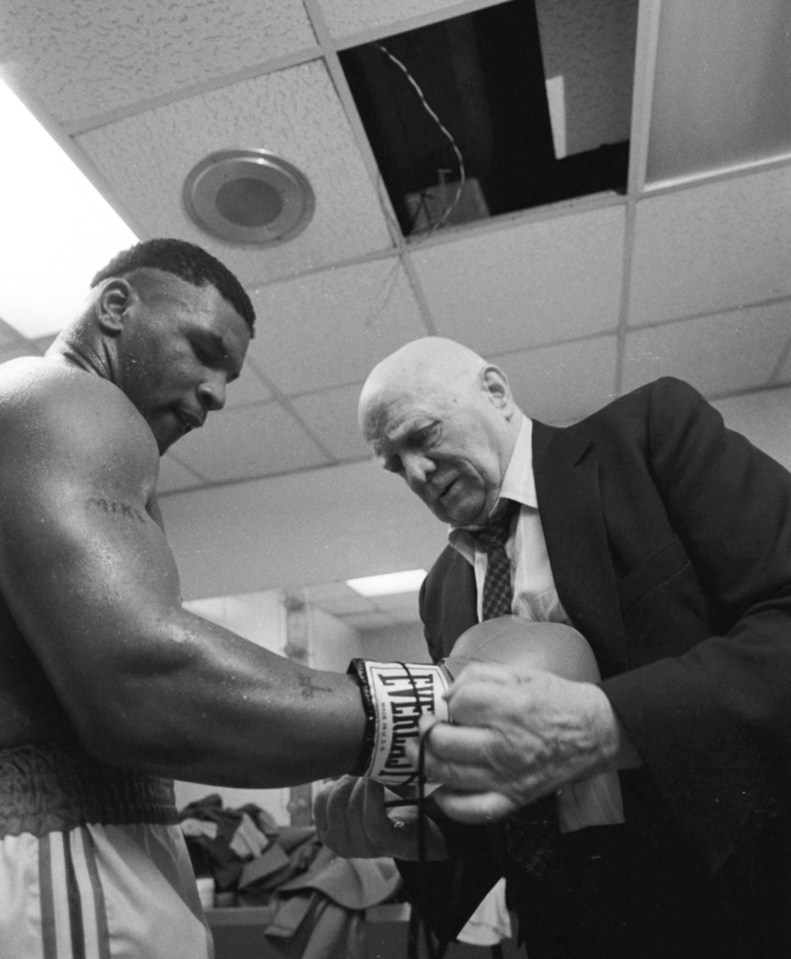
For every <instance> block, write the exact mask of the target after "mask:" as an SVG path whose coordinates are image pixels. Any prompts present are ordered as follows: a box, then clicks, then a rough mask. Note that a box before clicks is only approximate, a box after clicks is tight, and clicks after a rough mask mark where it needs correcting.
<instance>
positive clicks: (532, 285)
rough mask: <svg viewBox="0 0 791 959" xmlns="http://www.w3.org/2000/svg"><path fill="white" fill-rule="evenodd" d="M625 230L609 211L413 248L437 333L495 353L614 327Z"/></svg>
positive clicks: (616, 212)
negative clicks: (417, 248)
mask: <svg viewBox="0 0 791 959" xmlns="http://www.w3.org/2000/svg"><path fill="white" fill-rule="evenodd" d="M623 222H624V214H623V209H622V208H621V207H620V206H618V207H606V208H603V209H598V210H589V211H588V212H586V213H579V214H570V215H566V216H560V217H557V218H556V219H552V220H534V221H531V222H524V221H522V222H519V223H516V224H513V223H509V224H506V225H504V226H502V227H500V228H498V229H494V230H485V231H483V232H480V233H477V234H476V235H474V236H466V237H463V238H460V239H458V240H454V241H450V242H447V243H439V244H437V245H434V246H426V247H422V248H421V249H419V250H415V252H413V253H411V254H410V256H411V259H412V260H413V262H414V264H415V270H416V272H417V275H418V277H419V279H420V284H421V287H422V289H423V291H424V293H425V296H426V299H427V301H428V305H429V310H430V313H431V316H432V319H433V321H434V326H435V328H436V331H437V333H438V334H439V335H440V336H450V337H452V338H454V339H458V340H461V341H462V342H463V343H466V344H467V346H470V347H472V348H473V349H477V350H479V351H481V352H486V353H487V354H491V353H494V352H498V353H499V352H504V351H507V350H518V349H525V348H527V347H530V346H538V345H540V344H544V343H551V342H553V341H555V340H568V339H574V338H575V337H579V336H584V335H585V334H586V333H595V332H601V331H604V330H612V329H614V328H615V326H616V324H617V321H618V314H619V309H620V302H621V269H622V266H621V261H622V256H623Z"/></svg>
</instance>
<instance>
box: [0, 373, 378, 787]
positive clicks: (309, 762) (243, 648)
mask: <svg viewBox="0 0 791 959" xmlns="http://www.w3.org/2000/svg"><path fill="white" fill-rule="evenodd" d="M0 442H2V448H3V456H2V457H0V490H2V496H0V590H2V593H3V595H4V596H5V597H6V599H7V603H8V606H9V608H10V609H11V612H12V615H13V616H14V618H15V620H16V622H17V624H18V626H19V628H20V630H21V632H22V634H23V635H24V637H25V640H26V642H27V643H28V644H29V646H30V647H31V649H32V650H33V652H34V653H35V655H36V656H37V657H38V659H39V660H40V662H41V663H42V665H43V667H44V669H45V671H46V674H47V676H48V678H49V680H50V682H51V684H52V686H53V688H54V690H55V692H56V694H57V696H58V698H59V699H60V701H61V702H62V704H63V705H64V707H65V709H66V711H67V713H68V715H69V718H70V720H71V722H72V724H73V726H74V728H75V729H76V731H77V733H78V735H79V737H80V739H81V740H82V742H83V744H84V745H85V746H86V747H87V748H88V750H89V751H90V752H92V753H93V754H94V755H96V756H97V757H98V758H101V759H103V760H104V761H106V762H110V763H113V764H117V765H134V766H137V767H140V768H144V769H148V770H151V771H155V772H161V773H164V774H167V775H172V776H174V777H177V778H181V779H193V780H197V781H201V782H212V783H217V784H234V785H239V786H249V787H253V786H275V785H279V784H284V783H293V782H300V781H308V780H314V779H317V778H320V777H327V776H336V775H340V774H343V773H345V772H349V771H350V770H351V769H352V768H353V767H354V766H355V764H356V762H357V760H358V758H359V754H360V748H361V743H362V738H363V728H364V717H363V711H362V707H361V701H360V694H359V690H358V689H357V687H356V685H355V684H354V683H353V681H352V680H351V679H349V678H348V677H347V676H345V675H343V674H335V673H324V672H316V671H312V670H308V669H305V668H303V667H300V666H298V665H296V664H294V663H292V662H290V661H288V660H287V659H285V658H283V657H280V656H277V655H275V654H272V653H269V652H267V651H266V650H264V649H262V648H260V647H258V646H256V645H255V644H253V643H250V642H247V641H245V640H243V639H241V638H239V637H237V636H235V635H233V634H232V633H230V632H228V631H226V630H224V629H221V628H220V627H218V626H215V625H213V624H210V623H208V622H206V621H204V620H202V619H200V618H198V617H196V616H193V615H191V614H190V613H188V612H186V611H185V610H183V609H182V607H181V598H180V592H179V581H178V574H177V570H176V567H175V564H174V561H173V558H172V555H171V553H170V550H169V548H168V546H167V544H166V541H165V537H164V534H163V532H162V530H161V529H160V527H159V525H158V524H157V522H155V520H154V519H153V518H152V516H151V515H150V514H149V512H148V511H147V507H148V506H149V503H150V501H151V498H152V496H153V487H154V482H155V479H156V475H157V470H158V454H157V450H156V445H155V443H154V441H153V437H152V436H151V434H150V432H149V430H148V428H147V426H146V424H145V423H144V421H143V420H142V419H141V417H140V416H139V414H138V413H137V411H136V410H135V409H134V408H133V407H132V406H131V404H129V403H128V401H127V400H126V398H125V397H124V396H123V394H121V393H120V391H118V390H117V389H116V388H115V387H114V386H112V385H110V384H108V383H106V382H105V381H103V380H100V379H98V378H96V377H93V376H91V375H89V374H83V373H71V372H69V373H63V374H60V375H59V376H58V383H57V385H56V389H55V390H54V391H53V390H52V389H50V388H49V387H48V386H46V385H45V386H44V387H43V388H41V389H38V390H37V391H35V392H34V393H33V395H32V398H30V397H29V398H28V399H27V401H26V403H25V405H24V408H20V409H19V410H14V409H11V411H10V412H7V413H4V414H3V416H2V418H1V419H0ZM261 548H262V549H265V548H267V547H266V543H262V544H261Z"/></svg>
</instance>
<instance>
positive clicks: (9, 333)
mask: <svg viewBox="0 0 791 959" xmlns="http://www.w3.org/2000/svg"><path fill="white" fill-rule="evenodd" d="M19 335H20V334H19V333H18V332H17V331H16V330H15V329H14V327H13V326H11V325H10V324H9V323H6V322H5V320H0V347H3V346H9V345H10V344H12V343H18V342H19Z"/></svg>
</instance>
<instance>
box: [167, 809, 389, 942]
mask: <svg viewBox="0 0 791 959" xmlns="http://www.w3.org/2000/svg"><path fill="white" fill-rule="evenodd" d="M180 820H181V829H182V832H183V833H184V836H185V839H186V843H187V848H188V849H189V853H190V857H191V859H192V865H193V868H194V870H195V875H196V876H211V877H212V878H213V879H214V886H215V891H216V902H217V904H218V905H228V906H234V905H235V906H257V907H260V908H261V909H262V910H264V912H263V913H262V920H263V923H264V925H265V934H266V937H267V939H268V941H269V943H270V944H271V945H272V947H273V948H274V949H275V951H276V952H277V953H278V955H282V956H283V957H284V959H288V957H292V956H293V957H297V956H304V957H305V959H333V957H336V956H344V957H348V959H365V941H364V929H363V921H364V918H365V910H366V909H368V908H370V907H371V906H375V905H378V904H380V903H383V902H387V901H392V900H394V899H396V898H397V897H398V893H399V890H400V886H401V880H400V876H399V874H398V871H397V869H396V867H395V865H394V863H393V861H392V859H385V858H383V859H342V858H340V857H339V856H336V855H335V854H334V853H332V852H330V850H329V849H327V847H326V846H324V845H323V844H322V843H321V842H320V841H319V839H318V837H317V835H316V830H315V829H314V827H313V826H278V825H277V824H276V823H275V822H274V820H273V819H272V817H271V816H270V815H269V814H268V813H266V812H265V811H264V810H262V809H260V808H259V807H257V806H255V805H247V806H242V807H240V808H238V809H225V808H223V805H222V799H221V798H220V796H218V795H216V794H212V795H210V796H207V797H205V798H204V799H201V800H199V801H198V802H194V803H190V805H188V806H186V807H185V808H184V809H183V810H182V811H181V814H180Z"/></svg>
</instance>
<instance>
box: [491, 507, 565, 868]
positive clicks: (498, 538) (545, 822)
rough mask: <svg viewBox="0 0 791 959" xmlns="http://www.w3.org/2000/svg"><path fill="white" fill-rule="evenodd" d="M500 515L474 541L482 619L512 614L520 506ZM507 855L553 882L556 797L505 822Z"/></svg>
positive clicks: (557, 845) (556, 856)
mask: <svg viewBox="0 0 791 959" xmlns="http://www.w3.org/2000/svg"><path fill="white" fill-rule="evenodd" d="M505 503H506V508H505V510H503V512H502V514H501V515H500V516H499V517H498V518H497V519H495V520H493V521H492V522H491V523H490V524H489V525H488V526H486V527H485V528H484V529H482V530H479V531H478V532H476V533H474V534H473V535H474V537H475V539H476V541H477V543H478V545H479V546H480V547H481V549H484V550H485V551H486V576H485V577H484V581H483V619H493V618H494V617H496V616H508V615H510V614H511V612H512V604H513V587H512V586H511V563H510V560H509V559H508V554H507V553H506V551H505V544H506V542H507V540H508V536H509V534H510V530H511V521H512V519H513V517H514V514H515V513H516V512H517V511H518V509H519V504H518V503H515V502H513V501H511V500H506V501H505ZM505 835H506V842H507V846H508V855H509V856H510V858H511V859H513V860H514V861H515V862H517V863H518V864H519V865H520V866H521V867H522V868H523V869H524V871H525V872H526V873H527V874H528V875H529V876H531V877H532V878H533V879H535V880H536V881H540V882H551V881H555V880H557V878H558V875H559V868H560V867H559V858H560V842H559V837H560V830H559V828H558V817H557V809H556V807H555V797H554V796H546V797H545V798H543V799H539V800H537V801H536V802H533V803H530V805H529V806H524V807H523V808H522V809H519V810H518V811H517V812H515V813H512V814H511V815H510V816H508V817H507V819H506V820H505Z"/></svg>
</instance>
